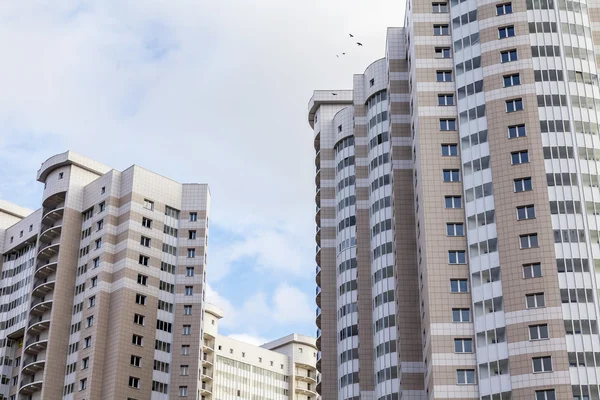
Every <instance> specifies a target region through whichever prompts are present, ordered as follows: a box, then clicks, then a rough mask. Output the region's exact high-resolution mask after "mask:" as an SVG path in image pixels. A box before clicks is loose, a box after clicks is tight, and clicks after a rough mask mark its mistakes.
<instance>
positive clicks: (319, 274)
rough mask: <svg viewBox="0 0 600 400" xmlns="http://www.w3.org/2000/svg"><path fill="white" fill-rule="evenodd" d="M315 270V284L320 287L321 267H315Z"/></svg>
mask: <svg viewBox="0 0 600 400" xmlns="http://www.w3.org/2000/svg"><path fill="white" fill-rule="evenodd" d="M316 270H317V271H316V276H315V281H316V282H317V286H321V267H319V266H318V265H317V268H316Z"/></svg>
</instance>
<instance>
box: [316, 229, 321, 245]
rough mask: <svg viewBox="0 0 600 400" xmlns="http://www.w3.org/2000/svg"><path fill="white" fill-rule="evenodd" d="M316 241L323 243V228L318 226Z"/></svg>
mask: <svg viewBox="0 0 600 400" xmlns="http://www.w3.org/2000/svg"><path fill="white" fill-rule="evenodd" d="M315 241H316V242H317V243H321V228H320V227H319V226H318V225H317V233H315Z"/></svg>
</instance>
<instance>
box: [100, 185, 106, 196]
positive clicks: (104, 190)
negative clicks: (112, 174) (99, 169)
mask: <svg viewBox="0 0 600 400" xmlns="http://www.w3.org/2000/svg"><path fill="white" fill-rule="evenodd" d="M104 193H106V186H102V189H100V194H104Z"/></svg>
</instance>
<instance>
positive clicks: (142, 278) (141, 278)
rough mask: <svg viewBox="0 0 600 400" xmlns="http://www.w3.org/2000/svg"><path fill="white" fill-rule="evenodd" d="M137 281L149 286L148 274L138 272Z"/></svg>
mask: <svg viewBox="0 0 600 400" xmlns="http://www.w3.org/2000/svg"><path fill="white" fill-rule="evenodd" d="M137 283H139V284H140V285H144V286H148V277H147V276H146V275H142V274H138V277H137Z"/></svg>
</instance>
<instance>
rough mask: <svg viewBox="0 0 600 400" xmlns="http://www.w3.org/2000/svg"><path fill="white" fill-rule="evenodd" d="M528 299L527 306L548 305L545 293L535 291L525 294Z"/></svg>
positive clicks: (538, 306)
mask: <svg viewBox="0 0 600 400" xmlns="http://www.w3.org/2000/svg"><path fill="white" fill-rule="evenodd" d="M525 298H526V300H527V308H540V307H546V298H545V296H544V293H533V294H528V295H526V296H525Z"/></svg>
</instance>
